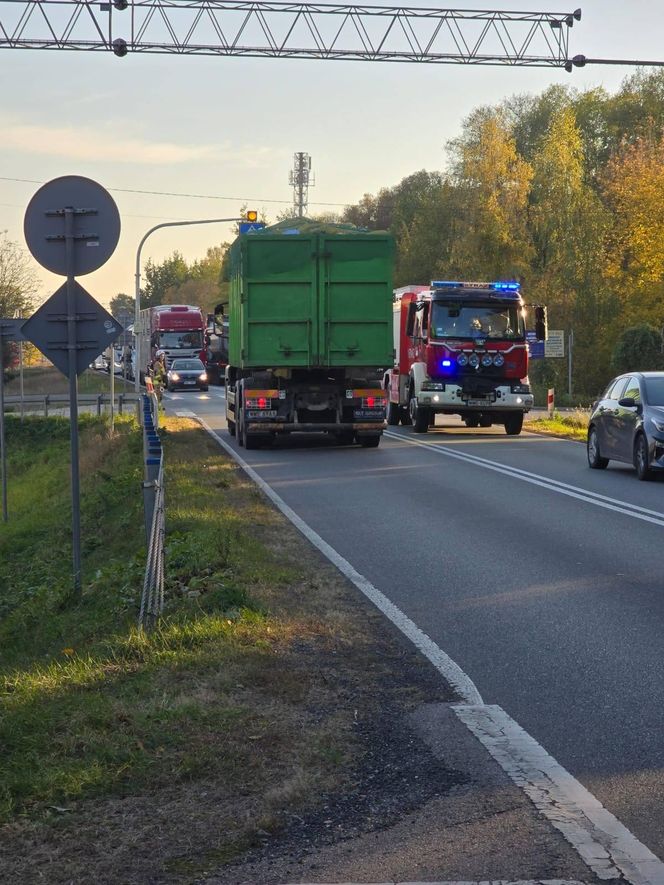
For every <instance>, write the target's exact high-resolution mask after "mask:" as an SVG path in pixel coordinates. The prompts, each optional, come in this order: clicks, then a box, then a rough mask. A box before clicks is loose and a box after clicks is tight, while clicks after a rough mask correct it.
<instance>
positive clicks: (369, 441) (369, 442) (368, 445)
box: [358, 433, 380, 449]
mask: <svg viewBox="0 0 664 885" xmlns="http://www.w3.org/2000/svg"><path fill="white" fill-rule="evenodd" d="M358 442H359V444H360V445H361V446H362V448H363V449H375V448H377V446H379V445H380V433H374V434H372V435H371V436H361V437H360V438H359V439H358Z"/></svg>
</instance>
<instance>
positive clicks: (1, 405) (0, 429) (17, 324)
mask: <svg viewBox="0 0 664 885" xmlns="http://www.w3.org/2000/svg"><path fill="white" fill-rule="evenodd" d="M22 325H23V320H21V319H17V320H4V319H2V318H0V474H2V521H3V522H7V520H8V518H9V515H8V510H7V448H6V446H5V341H22V339H23V335H22V333H21V326H22Z"/></svg>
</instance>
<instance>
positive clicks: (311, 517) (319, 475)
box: [242, 439, 664, 770]
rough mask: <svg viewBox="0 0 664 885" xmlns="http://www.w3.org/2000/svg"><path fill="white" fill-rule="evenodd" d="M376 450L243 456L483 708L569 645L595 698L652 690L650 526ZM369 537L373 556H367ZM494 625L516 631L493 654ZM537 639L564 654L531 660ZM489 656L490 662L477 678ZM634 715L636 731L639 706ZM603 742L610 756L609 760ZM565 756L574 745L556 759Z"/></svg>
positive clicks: (420, 454)
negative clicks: (458, 672) (435, 651)
mask: <svg viewBox="0 0 664 885" xmlns="http://www.w3.org/2000/svg"><path fill="white" fill-rule="evenodd" d="M383 445H384V446H385V449H384V450H383V451H382V452H381V450H378V452H376V451H375V450H374V451H366V450H361V449H358V448H354V447H350V448H341V449H339V448H336V447H334V446H329V445H324V444H320V443H319V444H315V443H313V442H309V441H308V440H306V439H300V440H298V441H297V442H295V441H293V442H292V445H291V447H288V448H286V447H280V448H278V449H275V448H272V449H266V450H258V451H252V452H246V453H242V454H243V457H245V458H246V459H247V460H248V461H249V462H250V463H251V464H252V466H253V467H254V469H256V470H257V471H258V472H259V473H260V474H261V476H263V478H264V479H266V481H268V482H269V483H270V485H272V487H273V488H275V490H276V491H277V492H278V493H279V494H280V495H281V496H282V497H283V498H284V500H285V501H286V502H287V503H288V504H289V505H290V506H291V507H293V509H294V510H296V512H298V513H299V514H300V515H301V516H302V517H303V518H304V519H305V520H306V521H307V522H309V524H310V525H312V527H313V528H314V529H315V530H316V531H317V532H318V533H319V534H321V535H322V536H323V537H324V538H325V539H326V540H327V541H328V542H329V543H331V544H332V545H333V546H334V547H335V548H336V549H338V550H339V552H341V553H342V554H343V555H344V556H345V557H346V558H347V559H349V560H350V561H351V562H352V563H353V565H355V567H356V568H358V570H359V571H361V572H362V573H364V574H366V576H367V577H369V578H370V579H371V580H372V582H374V583H376V584H377V586H379V587H380V589H381V590H383V591H384V592H385V591H386V588H387V590H389V595H390V598H391V599H393V600H394V601H395V602H397V604H398V605H399V606H400V607H401V608H402V609H403V610H405V611H406V613H407V614H408V615H409V616H410V617H411V618H412V619H413V620H415V621H416V622H417V623H418V624H419V625H420V626H423V628H424V629H427V628H430V627H431V625H435V626H436V631H437V632H436V635H435V636H433V637H432V638H434V639H435V640H436V641H437V642H439V644H440V645H441V646H442V647H443V648H444V649H445V650H446V651H447V652H448V653H449V654H451V655H452V657H454V658H455V660H457V662H458V663H459V664H460V665H461V666H462V667H463V668H464V670H466V672H467V673H469V675H470V676H471V678H473V679H474V681H475V682H476V684H477V685H478V688H479V689H480V691H481V692H482V693H483V694H484V695H486V696H487V699H488V700H489V701H490V702H493V701H495V702H498V703H501V704H502V705H503V706H505V705H506V703H505V698H504V696H503V695H502V694H501V696H500V697H499V696H498V695H499V693H502V691H503V688H504V684H505V681H506V678H507V676H509V678H510V679H512V680H513V679H514V677H515V676H517V677H518V676H519V675H520V667H521V663H517V662H525V663H526V665H527V669H526V671H525V674H524V679H525V680H526V682H528V681H533V680H534V681H535V683H537V681H538V680H540V679H545V680H546V679H547V678H548V677H549V675H552V674H556V673H558V672H559V671H560V673H561V675H562V674H563V672H564V671H563V670H561V669H560V668H561V667H564V666H565V664H566V662H569V661H575V660H577V659H578V654H577V653H576V649H577V648H583V649H585V650H587V651H592V652H593V657H592V660H591V661H590V663H589V666H590V668H591V669H590V670H587V671H586V672H588V673H591V674H592V675H593V678H594V679H596V680H597V685H598V686H599V688H600V691H598V695H597V699H596V700H597V702H598V703H599V704H600V705H603V704H604V699H605V698H606V697H608V696H610V695H611V694H612V691H613V688H614V687H616V688H618V687H619V686H620V685H621V680H627V682H626V683H625V686H624V688H625V690H627V686H629V687H630V691H629V692H628V694H632V690H631V685H632V683H633V681H634V677H635V675H636V676H638V679H639V681H640V682H641V683H642V686H643V690H644V691H647V693H649V694H654V695H655V696H656V695H657V694H659V695H660V696H661V694H662V690H661V687H660V677H661V663H659V662H660V661H661V660H662V655H661V652H662V651H664V647H663V643H662V636H663V635H664V633H663V632H662V629H661V628H662V627H663V626H664V623H663V622H664V610H663V608H662V594H661V592H660V589H659V576H660V567H661V562H660V557H659V554H658V541H659V540H660V534H661V531H662V529H661V528H660V527H657V526H650V525H648V524H643V523H635V521H634V520H633V519H631V518H630V517H628V516H626V515H623V514H615V515H614V514H611V513H607V512H606V511H603V510H601V511H598V510H597V508H595V507H594V506H593V505H592V504H590V503H585V502H578V501H576V500H570V499H568V498H561V496H560V495H558V494H557V493H556V492H555V491H553V490H548V489H541V488H539V487H537V488H533V487H531V486H528V485H526V484H524V483H521V482H520V481H519V480H516V479H514V478H512V477H505V476H501V475H498V476H496V475H495V474H485V473H484V472H483V471H481V470H480V471H478V470H477V468H475V467H474V466H473V465H468V466H466V465H465V464H463V463H461V464H460V463H459V462H456V461H455V462H451V463H449V462H448V460H447V459H445V458H440V457H439V456H437V455H435V453H429V452H427V451H426V450H421V449H417V454H416V456H415V457H416V459H417V460H416V461H413V451H412V449H413V447H409V446H407V445H406V444H399V443H390V442H388V441H384V442H383ZM381 456H382V457H381ZM441 462H442V463H441ZM515 485H516V488H515ZM349 517H350V518H349ZM635 533H636V538H634V537H632V535H634V534H635ZM628 538H629V543H627V539H628ZM378 539H379V542H380V550H381V556H380V557H379V558H378V561H377V562H375V561H374V560H373V558H371V557H367V556H366V551H367V549H372V550H375V548H376V543H377V540H378ZM388 539H389V540H388ZM517 539H518V540H517ZM639 545H641V546H640V547H639ZM432 551H437V552H438V555H437V556H434V555H433V554H432ZM634 560H636V561H637V562H638V567H637V568H636V569H635V568H634ZM625 615H628V617H627V619H625V617H624V616H625ZM506 631H507V632H508V633H509V632H511V633H513V634H514V635H513V636H511V637H510V647H511V652H510V655H508V656H506V657H503V655H502V652H501V649H502V646H503V637H504V635H506ZM586 631H589V634H588V636H586ZM616 631H617V632H616ZM462 637H469V638H470V639H471V640H472V641H471V642H467V641H466V638H462ZM642 640H643V642H642ZM547 647H548V648H555V649H558V650H560V651H561V653H564V654H563V658H564V660H556V661H554V662H553V664H549V663H547V664H546V666H545V667H542V666H540V665H539V664H540V663H541V662H542V660H543V658H542V655H541V649H542V648H547ZM480 649H481V651H479V653H478V650H480ZM489 651H491V653H492V656H493V657H495V659H496V662H497V663H496V667H493V666H492V669H491V671H489V672H484V670H483V668H484V665H485V663H486V660H487V652H489ZM533 651H534V652H535V660H534V662H533V661H531V657H532V654H533ZM653 654H654V657H655V661H654V662H653V660H652V657H653ZM620 658H625V659H626V660H627V661H628V662H629V665H630V666H623V664H622V662H621V661H620ZM515 663H516V666H517V669H516V671H514V672H510V668H511V667H512V666H513V665H514V664H515ZM653 663H654V664H655V665H656V666H653ZM657 665H658V666H657ZM593 668H594V669H593ZM595 669H596V670H597V672H594V670H595ZM503 671H504V673H505V675H503ZM579 679H581V681H582V683H585V681H586V674H585V673H584V672H582V671H579V670H578V669H577V668H576V665H574V667H573V668H572V670H571V671H570V672H569V673H568V674H567V677H566V680H567V682H568V683H569V684H570V685H571V686H572V687H573V688H574V690H575V692H576V691H577V689H578V688H579V686H578V685H577V683H578V681H579ZM556 681H558V682H559V680H558V679H556ZM521 690H522V688H521V687H519V688H518V691H519V692H520V691H521ZM565 691H567V689H565ZM565 696H566V695H564V697H565ZM507 709H508V711H509V712H510V713H513V712H514V711H513V710H512V709H511V708H510V707H509V706H507ZM563 709H564V707H563ZM641 715H642V716H643V718H644V726H645V731H646V732H648V731H649V726H648V721H647V720H648V716H649V713H648V709H647V706H646V707H644V708H643V709H642V710H641ZM517 718H519V717H518V716H517ZM538 718H539V716H538ZM519 721H522V720H521V719H519ZM656 722H660V719H659V718H657V719H656ZM565 733H566V732H565V731H564V732H563V734H562V737H563V738H564V737H565ZM604 737H605V738H606V744H607V746H606V751H607V753H605V754H603V755H604V756H605V757H606V760H610V762H611V765H613V766H614V767H616V770H620V769H621V766H622V765H623V754H622V752H621V751H620V748H619V746H618V742H617V741H616V739H615V737H614V736H611V735H610V734H609V733H607V734H605V735H604ZM646 745H647V741H646ZM612 747H613V749H614V750H616V751H617V752H615V753H613V754H611V753H610V752H609V751H610V750H611V748H612ZM575 752H576V751H575V744H574V743H573V745H572V746H571V747H570V748H569V750H568V754H567V755H568V758H569V759H573V758H575ZM589 762H590V763H591V764H592V763H593V762H597V763H598V764H600V760H599V759H597V760H593V759H592V758H590V759H589ZM601 764H602V765H605V762H604V761H602V762H601Z"/></svg>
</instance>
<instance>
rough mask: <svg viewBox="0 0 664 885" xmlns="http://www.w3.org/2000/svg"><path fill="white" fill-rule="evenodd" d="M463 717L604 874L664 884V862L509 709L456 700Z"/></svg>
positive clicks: (637, 882)
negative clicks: (519, 721) (538, 741)
mask: <svg viewBox="0 0 664 885" xmlns="http://www.w3.org/2000/svg"><path fill="white" fill-rule="evenodd" d="M453 709H454V711H455V713H456V715H457V716H458V717H459V719H461V721H462V722H464V723H465V725H467V727H468V728H469V729H470V730H471V732H472V733H473V734H474V735H475V736H476V737H477V738H478V740H480V741H481V743H482V744H484V746H485V747H486V748H487V750H488V751H489V753H491V755H492V756H493V758H494V759H495V760H496V761H497V762H498V763H499V765H500V766H501V767H502V768H503V769H504V770H505V771H506V772H507V774H508V775H509V776H510V778H511V779H512V780H513V781H514V783H515V784H517V785H518V786H520V787H521V788H522V789H523V790H524V792H525V793H526V795H527V796H528V797H529V798H530V799H531V800H532V802H533V803H534V805H535V806H536V808H538V809H539V810H540V811H541V812H542V813H543V814H544V815H545V816H546V817H547V818H548V820H549V821H550V822H551V823H552V824H553V825H554V827H556V828H557V829H558V830H560V832H561V833H562V834H563V836H564V837H565V838H566V839H567V841H568V842H570V843H571V844H572V845H573V846H574V847H575V848H576V850H577V851H578V852H579V854H580V855H581V857H582V858H583V860H584V862H585V863H586V864H587V865H588V866H589V867H590V868H591V869H592V870H593V871H594V872H595V873H596V875H597V876H598V877H599V878H600V879H614V878H618V877H619V876H620V875H621V874H622V875H623V876H624V877H625V878H626V879H627V881H628V882H631V883H633V885H655V883H657V885H662V883H664V864H662V862H661V861H660V860H659V858H657V857H656V856H655V855H654V854H653V853H652V851H650V849H649V848H646V846H645V845H643V844H642V843H641V842H639V840H638V839H637V838H636V837H635V836H634V835H633V834H632V833H631V832H630V831H629V830H628V829H627V828H626V827H625V826H623V824H621V823H620V821H619V820H618V819H617V818H615V817H614V816H613V815H612V814H611V813H610V812H609V811H607V810H606V808H604V806H603V805H602V804H601V803H600V802H599V801H598V800H597V799H596V798H595V797H594V796H593V795H592V793H590V792H589V791H588V790H587V789H586V788H585V787H584V786H583V785H582V784H580V783H579V782H578V781H577V780H576V778H574V777H572V775H571V774H570V773H569V772H568V771H567V770H566V769H564V768H563V767H562V766H561V765H559V764H558V763H557V762H556V760H555V759H554V758H553V757H552V756H550V755H549V754H548V753H547V752H546V750H545V749H544V748H543V747H542V746H541V745H540V744H538V743H537V741H536V740H535V739H534V738H532V737H531V736H530V735H529V734H528V733H527V732H526V731H524V730H523V728H521V726H520V725H519V724H518V723H516V722H515V721H514V720H513V719H511V718H510V717H509V716H508V715H507V713H506V712H505V711H504V710H503V709H502V708H501V707H496V706H482V707H472V706H468V705H460V704H457V705H454V706H453Z"/></svg>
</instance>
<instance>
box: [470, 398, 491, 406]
mask: <svg viewBox="0 0 664 885" xmlns="http://www.w3.org/2000/svg"><path fill="white" fill-rule="evenodd" d="M466 405H467V406H492V405H493V400H490V399H469V400H466Z"/></svg>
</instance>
